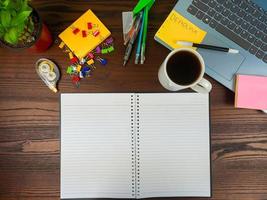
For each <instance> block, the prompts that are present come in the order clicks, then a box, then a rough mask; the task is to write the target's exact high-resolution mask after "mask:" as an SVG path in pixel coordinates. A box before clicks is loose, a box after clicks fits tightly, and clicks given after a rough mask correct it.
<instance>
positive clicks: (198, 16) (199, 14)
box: [196, 11, 205, 19]
mask: <svg viewBox="0 0 267 200" xmlns="http://www.w3.org/2000/svg"><path fill="white" fill-rule="evenodd" d="M204 15H205V14H204V13H203V12H202V11H198V12H197V14H196V17H197V18H198V19H202V18H203V17H204Z"/></svg>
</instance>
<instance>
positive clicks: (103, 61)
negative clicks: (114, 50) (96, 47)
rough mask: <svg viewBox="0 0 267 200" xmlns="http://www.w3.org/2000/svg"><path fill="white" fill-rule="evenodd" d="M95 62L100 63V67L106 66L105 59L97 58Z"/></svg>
mask: <svg viewBox="0 0 267 200" xmlns="http://www.w3.org/2000/svg"><path fill="white" fill-rule="evenodd" d="M97 60H98V61H99V62H100V63H101V65H106V64H107V63H108V61H107V59H104V58H100V57H99V56H98V57H97Z"/></svg>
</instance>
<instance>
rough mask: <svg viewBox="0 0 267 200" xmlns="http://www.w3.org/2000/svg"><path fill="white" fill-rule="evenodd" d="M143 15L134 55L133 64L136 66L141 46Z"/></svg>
mask: <svg viewBox="0 0 267 200" xmlns="http://www.w3.org/2000/svg"><path fill="white" fill-rule="evenodd" d="M144 18H145V17H144V15H143V17H142V23H141V28H140V31H139V35H138V46H137V49H136V55H135V64H138V62H139V57H140V51H141V44H142V35H143V30H144Z"/></svg>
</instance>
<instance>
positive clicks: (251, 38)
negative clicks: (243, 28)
mask: <svg viewBox="0 0 267 200" xmlns="http://www.w3.org/2000/svg"><path fill="white" fill-rule="evenodd" d="M255 40H256V38H255V37H254V36H252V35H250V34H249V35H248V41H249V42H250V43H253V42H254V41H255Z"/></svg>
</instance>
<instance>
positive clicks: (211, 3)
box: [208, 0, 217, 8]
mask: <svg viewBox="0 0 267 200" xmlns="http://www.w3.org/2000/svg"><path fill="white" fill-rule="evenodd" d="M208 5H209V6H210V7H211V8H214V7H215V6H216V5H217V3H216V2H215V1H214V0H210V2H209V3H208Z"/></svg>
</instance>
